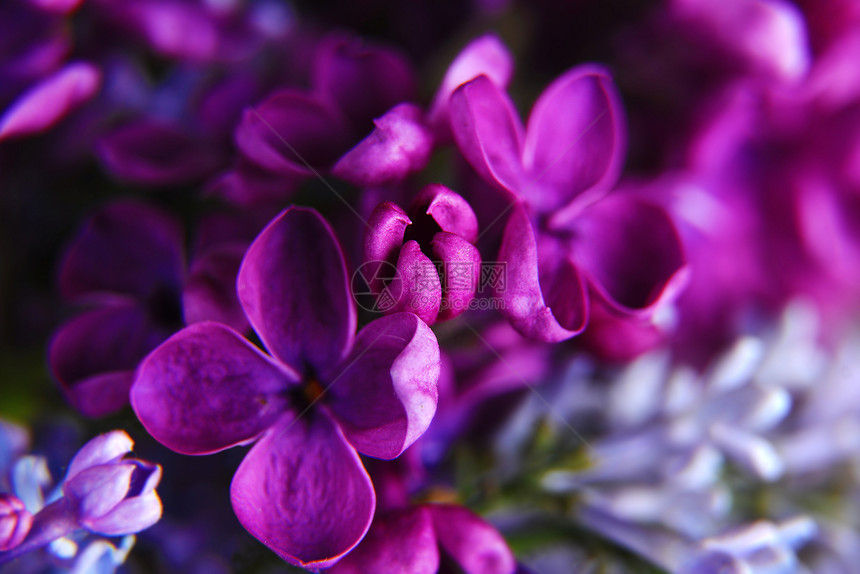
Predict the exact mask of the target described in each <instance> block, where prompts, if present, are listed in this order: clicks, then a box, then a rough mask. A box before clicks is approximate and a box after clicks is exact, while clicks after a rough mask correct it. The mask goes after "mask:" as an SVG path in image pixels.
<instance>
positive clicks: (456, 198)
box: [409, 183, 478, 243]
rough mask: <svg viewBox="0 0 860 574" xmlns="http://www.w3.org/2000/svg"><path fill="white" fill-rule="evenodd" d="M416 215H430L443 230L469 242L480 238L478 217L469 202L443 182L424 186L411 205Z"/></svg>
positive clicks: (410, 209) (412, 211)
mask: <svg viewBox="0 0 860 574" xmlns="http://www.w3.org/2000/svg"><path fill="white" fill-rule="evenodd" d="M409 211H410V212H411V213H412V214H413V215H415V216H416V219H417V216H418V215H419V214H420V215H429V216H430V217H432V218H433V221H435V222H436V225H438V226H439V229H441V230H442V231H447V232H448V233H453V234H455V235H459V236H461V237H462V238H463V239H465V240H466V241H468V242H469V243H474V242H475V241H476V240H477V239H478V217H477V216H476V215H475V212H474V211H473V210H472V206H471V205H469V202H468V201H466V200H465V199H463V196H462V195H460V194H459V193H456V192H454V191H452V190H451V189H449V188H447V187H445V186H444V185H442V184H438V183H431V184H430V185H427V186H426V187H424V188H423V189H422V190H421V191H420V192H419V193H418V195H417V196H416V197H415V199H414V200H413V201H412V205H411V206H410V207H409Z"/></svg>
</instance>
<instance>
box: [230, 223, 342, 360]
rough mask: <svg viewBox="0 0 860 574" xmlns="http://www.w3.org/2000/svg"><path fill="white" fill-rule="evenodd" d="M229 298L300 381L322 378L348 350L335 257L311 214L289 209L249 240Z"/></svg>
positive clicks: (330, 236) (326, 231) (329, 235)
mask: <svg viewBox="0 0 860 574" xmlns="http://www.w3.org/2000/svg"><path fill="white" fill-rule="evenodd" d="M237 290H238V293H239V300H240V301H241V303H242V307H243V308H244V309H245V313H246V315H247V316H248V320H249V321H251V325H252V326H253V327H254V330H255V331H256V332H257V334H258V335H259V336H260V339H262V341H263V343H264V344H265V345H266V348H267V349H269V351H270V352H271V353H272V354H273V355H274V356H275V357H277V358H278V359H280V360H281V361H283V362H284V363H286V364H287V365H289V366H291V367H292V368H294V369H295V370H296V371H298V372H300V373H304V372H306V371H307V370H308V369H310V370H312V371H313V373H312V374H314V375H316V376H323V375H324V373H326V372H329V371H330V370H331V369H332V368H333V367H334V366H335V365H336V364H337V363H338V362H339V361H340V359H341V358H342V357H343V356H344V355H345V354H346V353H347V352H348V350H349V348H350V346H351V345H352V338H353V336H354V334H355V327H356V311H355V303H354V301H353V299H352V294H351V292H350V284H349V277H348V275H347V272H346V263H345V261H344V255H343V251H342V250H341V248H340V244H339V243H338V241H337V239H336V237H335V235H334V231H333V230H332V229H331V227H330V226H329V224H328V223H327V222H326V221H325V220H324V219H323V218H322V216H321V215H320V214H319V213H317V212H316V211H314V210H313V209H310V208H304V207H289V208H287V209H286V210H284V211H283V212H282V213H281V214H280V215H279V216H278V217H276V218H275V219H274V220H273V221H272V222H271V223H270V224H269V225H268V226H267V227H266V228H265V229H264V230H263V231H262V232H261V233H260V235H259V236H257V239H255V240H254V242H253V243H252V244H251V247H249V248H248V252H247V253H246V254H245V259H244V260H243V261H242V265H241V267H240V268H239V279H238V282H237Z"/></svg>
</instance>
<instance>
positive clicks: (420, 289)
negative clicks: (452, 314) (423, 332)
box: [389, 240, 442, 323]
mask: <svg viewBox="0 0 860 574" xmlns="http://www.w3.org/2000/svg"><path fill="white" fill-rule="evenodd" d="M397 276H398V278H399V279H400V280H399V281H392V282H391V283H390V285H389V289H390V291H391V296H392V297H394V300H395V301H396V302H397V303H396V304H395V305H394V306H393V307H392V310H394V311H405V312H407V313H415V314H416V315H418V317H420V318H421V320H422V321H424V322H425V323H433V322H434V321H435V320H436V316H437V315H438V314H439V307H440V305H441V304H442V283H441V281H440V280H439V271H438V270H437V269H436V265H435V264H434V263H433V262H432V261H431V260H430V258H429V257H427V256H426V255H425V254H424V253H423V252H422V251H421V246H419V245H418V242H417V241H414V240H410V241H407V242H406V243H404V244H403V247H401V248H400V254H399V256H398V258H397Z"/></svg>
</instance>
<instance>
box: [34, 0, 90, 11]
mask: <svg viewBox="0 0 860 574" xmlns="http://www.w3.org/2000/svg"><path fill="white" fill-rule="evenodd" d="M81 2H83V0H30V3H31V4H34V5H36V6H38V7H39V8H41V9H42V10H45V11H46V12H53V13H54V14H69V13H70V12H72V11H73V10H75V9H76V8H77V7H78V6H79V5H80V4H81Z"/></svg>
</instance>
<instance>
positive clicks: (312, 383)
mask: <svg viewBox="0 0 860 574" xmlns="http://www.w3.org/2000/svg"><path fill="white" fill-rule="evenodd" d="M302 392H303V394H304V397H305V399H306V400H307V401H308V404H309V405H312V404H314V403H315V402H317V401H318V400H319V399H320V397H322V396H323V393H325V387H323V386H322V383H320V382H319V381H318V380H316V379H314V378H311V379H308V382H307V383H306V384H305V386H304V388H302Z"/></svg>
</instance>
